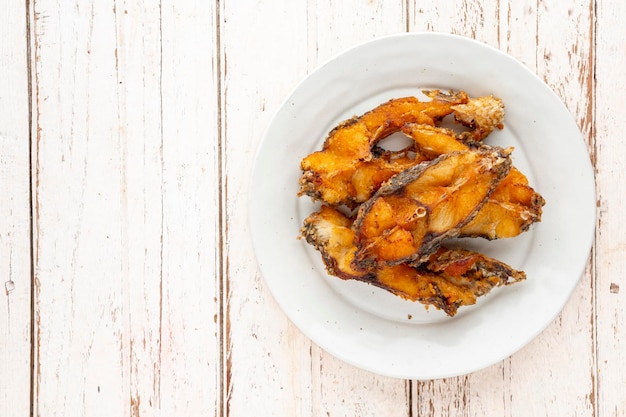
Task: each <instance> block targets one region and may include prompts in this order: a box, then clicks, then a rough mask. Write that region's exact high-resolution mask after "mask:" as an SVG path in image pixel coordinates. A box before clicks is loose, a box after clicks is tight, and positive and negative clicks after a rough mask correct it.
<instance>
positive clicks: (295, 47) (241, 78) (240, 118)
mask: <svg viewBox="0 0 626 417" xmlns="http://www.w3.org/2000/svg"><path fill="white" fill-rule="evenodd" d="M220 6H221V9H220V29H221V30H220V45H221V54H220V56H221V61H220V63H221V77H222V78H221V86H222V94H221V102H222V118H221V121H222V124H221V146H222V155H223V162H222V164H223V172H222V176H221V178H220V181H221V186H222V189H223V190H224V194H223V205H224V216H225V217H224V225H223V230H222V232H223V241H224V252H223V260H222V262H223V265H224V271H223V273H224V277H223V279H224V311H225V316H224V318H223V319H224V320H225V322H224V323H225V346H224V348H225V350H224V359H225V369H224V373H225V386H224V389H225V390H226V392H225V396H226V402H225V407H224V410H223V414H224V415H229V416H250V415H259V416H270V415H275V416H300V415H307V414H310V412H311V411H310V410H311V409H312V406H313V405H312V403H311V392H310V391H311V375H310V369H311V357H310V353H309V351H310V349H311V343H310V341H309V340H308V339H307V338H306V337H305V336H304V335H302V333H300V331H299V330H298V329H297V328H296V327H295V326H294V325H293V324H291V322H289V320H288V319H287V317H286V316H285V315H284V314H283V313H282V312H281V311H280V310H279V308H278V306H277V304H276V303H275V302H274V300H273V298H272V296H271V294H270V293H269V291H268V290H267V288H266V287H265V285H264V282H263V278H262V277H261V276H260V274H259V272H258V270H257V264H256V261H255V257H254V251H253V248H252V245H251V242H250V239H249V231H248V227H247V204H248V201H247V195H248V183H249V178H250V175H251V168H252V164H253V162H254V156H255V153H256V152H255V150H256V148H257V146H258V145H259V143H260V140H261V138H262V135H263V132H264V130H265V129H266V127H267V125H268V123H269V121H270V118H271V117H272V116H273V113H274V112H275V110H276V109H277V107H278V105H279V104H280V103H281V102H282V101H283V100H284V98H285V96H286V95H287V94H288V93H289V91H290V90H291V89H292V88H293V87H294V86H295V84H296V82H297V81H299V79H300V78H301V77H303V76H304V75H305V74H306V70H307V55H308V53H307V38H306V36H307V31H306V29H307V21H308V19H310V18H311V16H307V8H306V3H305V2H293V1H283V2H280V3H276V2H272V1H258V2H256V3H255V5H254V7H244V6H243V5H242V3H241V2H239V1H234V0H233V1H228V0H227V1H222V2H220ZM270 45H271V46H270Z"/></svg>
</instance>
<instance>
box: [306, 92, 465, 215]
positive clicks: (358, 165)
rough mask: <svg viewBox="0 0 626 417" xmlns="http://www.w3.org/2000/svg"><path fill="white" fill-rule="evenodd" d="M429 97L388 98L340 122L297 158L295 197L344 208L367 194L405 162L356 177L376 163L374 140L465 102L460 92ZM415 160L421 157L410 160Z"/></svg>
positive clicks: (428, 121) (433, 118)
mask: <svg viewBox="0 0 626 417" xmlns="http://www.w3.org/2000/svg"><path fill="white" fill-rule="evenodd" d="M429 97H430V98H432V100H431V101H420V100H419V99H417V98H416V97H404V98H398V99H392V100H389V101H387V102H386V103H383V104H381V105H379V106H377V107H376V108H374V109H372V110H370V111H368V112H367V113H365V114H363V115H361V116H358V117H353V118H351V119H349V120H346V121H344V122H342V123H340V124H339V125H338V126H337V127H335V128H334V129H333V130H332V131H331V132H330V133H329V134H328V137H327V138H326V140H325V142H324V145H323V147H322V150H321V151H317V152H313V153H311V154H310V155H308V156H306V157H305V158H303V159H302V161H301V163H300V168H301V170H302V176H301V177H300V180H299V184H300V191H299V195H308V196H310V197H311V198H313V199H315V200H321V201H323V202H325V203H327V204H331V205H342V204H345V205H347V206H349V207H355V206H356V205H358V204H359V203H362V202H363V201H365V200H366V199H367V198H369V197H370V196H371V194H373V192H374V190H375V189H377V188H378V187H379V186H380V184H381V183H382V182H384V181H386V180H387V179H388V178H389V177H390V176H391V175H393V174H395V173H397V172H400V171H402V170H403V169H405V168H406V166H408V164H406V165H405V164H402V163H401V162H406V161H393V163H388V164H386V165H385V164H382V169H384V170H386V174H384V175H377V176H376V177H375V178H372V177H368V176H367V175H363V173H361V175H359V170H360V169H362V167H368V164H369V165H371V164H372V163H376V162H372V160H374V159H376V158H374V156H373V155H372V147H373V146H374V145H376V143H377V142H379V141H380V140H382V139H384V138H385V137H387V136H389V135H391V134H392V133H395V132H398V131H399V130H400V129H401V128H402V126H404V124H406V123H421V124H427V125H434V123H435V121H437V120H439V119H441V118H443V117H445V116H446V115H448V114H450V113H452V111H453V110H452V106H454V105H458V104H463V103H466V102H467V100H468V96H467V94H465V93H463V92H454V93H452V92H451V93H450V94H445V93H441V92H439V91H434V92H429ZM419 162H421V160H417V161H412V162H411V164H416V163H419ZM370 168H371V167H370ZM379 169H381V167H379ZM369 172H375V171H373V170H370V171H369ZM359 181H360V182H359ZM363 181H365V183H363ZM355 182H356V183H355ZM357 190H358V191H357Z"/></svg>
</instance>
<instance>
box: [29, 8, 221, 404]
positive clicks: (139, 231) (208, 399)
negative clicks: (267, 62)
mask: <svg viewBox="0 0 626 417" xmlns="http://www.w3.org/2000/svg"><path fill="white" fill-rule="evenodd" d="M187 7H189V8H187ZM213 16H214V10H213V9H212V5H210V4H209V5H206V6H204V7H201V6H199V7H198V8H193V7H192V6H191V5H182V6H180V7H177V6H176V5H174V4H171V3H168V4H162V3H161V2H159V1H154V2H151V3H145V2H144V3H141V4H139V3H136V2H120V1H117V2H81V3H80V5H79V4H76V5H71V4H69V3H65V2H58V3H56V2H44V1H36V2H34V22H33V26H34V32H35V38H34V39H35V92H36V96H35V122H36V126H35V130H36V132H37V136H36V142H35V147H34V155H35V158H36V167H37V170H36V172H35V189H34V190H35V220H34V221H35V237H36V245H35V265H36V276H35V279H36V281H35V282H36V299H35V306H34V308H35V316H36V317H35V318H36V321H35V336H36V340H37V344H36V350H35V362H36V368H35V387H34V390H35V391H34V411H35V414H39V413H41V414H42V415H43V414H45V415H67V414H76V413H80V414H83V415H85V414H89V415H106V416H109V415H133V416H138V415H141V414H144V415H145V414H151V415H154V414H158V413H160V412H163V414H164V415H174V414H185V413H187V412H189V410H191V409H193V410H198V411H204V412H205V415H210V414H209V413H215V412H216V411H215V410H216V409H217V408H218V398H219V395H218V394H219V387H218V384H217V383H216V381H215V379H216V378H217V375H219V372H218V371H217V370H218V369H219V355H218V352H219V331H218V325H217V322H218V321H217V319H216V316H217V314H218V308H217V302H216V301H215V300H216V298H217V297H218V292H217V289H216V285H215V283H216V281H217V273H216V270H217V267H216V262H215V261H216V253H215V250H214V248H215V247H216V244H217V238H218V235H217V231H216V230H215V226H214V223H213V219H214V218H216V217H217V212H218V206H217V198H216V194H217V192H216V189H215V187H214V185H213V181H212V180H213V178H214V177H215V176H216V174H217V172H216V171H217V161H216V149H215V143H214V142H212V141H211V133H214V132H215V126H216V124H217V123H216V122H215V119H216V114H217V105H216V102H215V101H214V100H213V99H212V97H215V90H216V82H215V80H216V76H215V71H216V70H215V68H214V67H212V65H211V59H212V57H213V56H214V55H213V53H214V49H213V48H212V47H213V45H214V44H215V37H214V36H213V37H211V36H212V35H213V34H214V33H215V19H214V18H213ZM194 35H197V39H203V40H204V41H205V42H207V43H208V47H207V48H206V49H204V50H203V51H202V52H201V53H197V54H195V55H194V54H191V53H190V49H189V48H191V47H192V45H190V43H189V39H190V38H193V36H194ZM203 46H204V45H203ZM181 62H186V63H188V64H189V66H188V67H186V68H187V69H186V73H185V75H186V76H188V77H189V78H186V79H179V78H178V72H179V71H181ZM212 74H213V75H212ZM200 92H202V93H206V95H203V94H202V95H201V94H197V93H200ZM181 143H184V145H185V146H184V147H181V149H178V148H179V147H180V144H181ZM198 195H200V197H197V196H198ZM196 198H197V199H196ZM203 244H204V245H203Z"/></svg>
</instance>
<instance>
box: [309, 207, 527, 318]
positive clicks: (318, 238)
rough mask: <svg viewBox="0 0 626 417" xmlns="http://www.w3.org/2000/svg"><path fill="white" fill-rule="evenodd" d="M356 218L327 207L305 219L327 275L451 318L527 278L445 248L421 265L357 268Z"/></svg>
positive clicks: (478, 256) (493, 262) (479, 256)
mask: <svg viewBox="0 0 626 417" xmlns="http://www.w3.org/2000/svg"><path fill="white" fill-rule="evenodd" d="M352 222H353V221H352V219H350V218H348V217H346V216H345V215H344V214H343V213H341V212H340V211H338V210H336V209H334V208H331V207H328V206H322V207H321V209H320V211H318V212H316V213H313V214H311V215H310V216H309V217H308V218H307V219H306V220H305V221H304V226H303V227H302V230H301V235H302V237H303V238H305V239H306V240H307V242H308V243H309V244H311V245H313V246H314V247H315V248H316V249H317V250H318V251H319V252H320V253H321V255H322V259H323V260H324V264H325V265H326V269H327V271H328V273H329V274H331V275H333V276H336V277H339V278H341V279H344V280H358V281H363V282H366V283H369V284H371V285H375V286H377V287H380V288H382V289H384V290H386V291H389V292H391V293H393V294H395V295H398V296H400V297H402V298H404V299H407V300H411V301H417V302H420V303H423V304H425V305H432V306H435V307H436V308H438V309H441V310H443V311H445V312H446V314H448V315H449V316H454V315H455V314H456V313H457V310H458V308H459V307H461V306H467V305H471V304H475V303H476V300H477V298H478V297H480V296H482V295H485V294H487V293H488V292H490V291H491V289H493V288H495V287H498V286H503V285H509V284H512V283H515V282H519V281H522V280H524V279H525V278H526V275H525V274H524V273H523V272H521V271H517V270H515V269H513V268H511V267H510V266H508V265H506V264H504V263H503V262H500V261H497V260H495V259H492V258H489V257H487V256H485V255H482V254H479V253H476V252H473V251H469V250H466V249H448V248H444V247H441V248H439V249H438V250H437V251H436V252H435V253H434V254H433V255H431V256H430V257H429V258H428V260H427V261H426V262H425V263H424V264H422V265H420V266H418V267H413V266H410V265H408V264H399V265H396V266H392V267H382V268H380V269H372V270H366V271H364V270H360V269H354V268H353V267H352V265H353V260H354V254H355V253H356V246H355V245H354V238H355V232H354V230H353V229H352V227H351V226H352Z"/></svg>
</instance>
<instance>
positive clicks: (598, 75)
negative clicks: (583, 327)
mask: <svg viewBox="0 0 626 417" xmlns="http://www.w3.org/2000/svg"><path fill="white" fill-rule="evenodd" d="M596 7H597V22H596V25H595V28H596V38H595V40H596V42H595V45H596V49H595V68H596V70H595V84H594V86H595V95H594V97H595V103H594V104H595V106H594V122H595V123H594V128H595V129H594V132H595V141H594V143H593V144H594V146H595V148H594V150H595V152H594V156H595V166H596V180H597V194H598V203H597V204H598V227H597V230H596V246H595V249H596V250H595V262H594V264H593V267H594V270H595V276H596V285H595V327H596V328H595V336H596V337H595V339H596V340H595V341H596V349H597V359H596V360H597V377H596V378H597V388H596V389H597V398H596V404H595V405H596V409H597V413H596V415H598V416H611V417H618V416H626V395H624V394H623V392H624V387H626V367H625V364H626V330H625V328H624V323H625V322H626V307H625V305H626V303H625V298H624V297H625V296H626V281H625V280H624V276H625V272H626V259H625V258H626V257H625V256H624V255H625V253H626V226H625V224H624V207H625V205H626V186H625V181H624V175H625V173H626V164H625V159H624V155H626V144H625V143H624V141H623V140H622V139H621V138H622V135H623V132H624V129H625V128H626V121H625V119H624V117H622V114H623V112H624V109H625V108H626V105H625V104H624V101H623V100H622V99H620V95H621V94H619V92H620V91H623V90H624V88H626V82H625V80H624V77H623V71H622V69H623V68H624V66H625V65H626V29H625V28H624V26H623V24H622V23H620V22H621V20H622V16H624V14H625V13H626V5H625V4H624V3H623V2H612V1H600V2H598V3H597V6H596ZM618 392H619V393H620V394H618Z"/></svg>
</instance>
